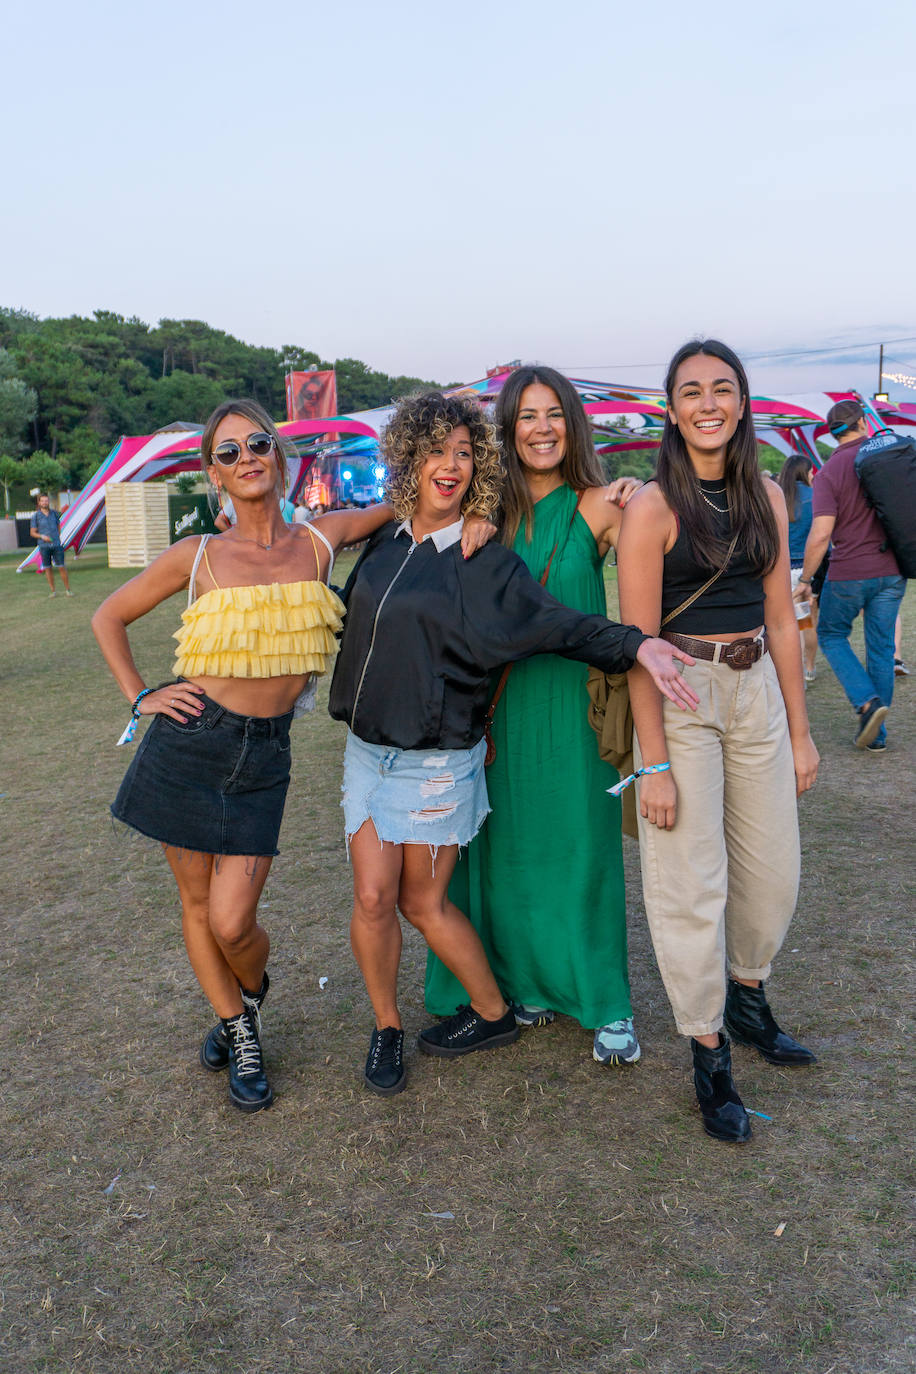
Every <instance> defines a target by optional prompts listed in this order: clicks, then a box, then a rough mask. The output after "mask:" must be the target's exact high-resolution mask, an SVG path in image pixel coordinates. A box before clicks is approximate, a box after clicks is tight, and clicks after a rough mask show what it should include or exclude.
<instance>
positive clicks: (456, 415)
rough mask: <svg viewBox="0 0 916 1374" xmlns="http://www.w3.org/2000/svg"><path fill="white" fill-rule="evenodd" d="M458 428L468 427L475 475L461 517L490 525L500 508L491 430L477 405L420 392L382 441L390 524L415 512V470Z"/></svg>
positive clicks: (403, 405) (499, 466)
mask: <svg viewBox="0 0 916 1374" xmlns="http://www.w3.org/2000/svg"><path fill="white" fill-rule="evenodd" d="M460 425H465V426H467V430H468V433H469V434H470V436H471V451H472V453H473V455H474V475H473V477H472V478H471V483H470V486H469V487H468V489H467V491H466V492H465V494H464V500H463V501H462V502H461V514H462V515H484V516H486V517H487V518H488V519H491V518H492V517H493V515H494V514H495V512H496V510H497V509H498V507H499V498H500V495H501V494H502V488H503V481H504V479H505V469H504V468H503V462H502V456H501V454H500V449H499V443H498V442H497V438H496V429H495V427H494V426H493V425H492V424H491V423H490V421H489V420H488V419H487V417H486V415H485V414H484V412H483V410H482V409H481V407H480V405H479V404H478V402H477V401H476V400H473V399H471V398H470V397H468V396H443V395H442V392H441V391H425V392H423V393H422V394H421V395H419V396H406V397H405V398H404V399H403V400H402V401H399V402H398V405H397V408H396V410H395V412H394V414H393V415H392V417H391V420H390V421H389V424H388V426H387V428H386V430H385V432H384V434H383V435H382V443H381V450H382V457H383V458H384V460H385V464H386V466H387V468H388V479H387V483H386V495H387V497H388V500H389V501H390V502H391V504H392V505H393V506H394V513H395V518H396V519H398V520H409V519H410V518H411V516H412V515H413V513H414V511H415V510H416V508H417V497H418V494H419V487H420V469H421V468H422V466H423V463H424V461H425V460H426V455H427V454H428V453H429V450H430V449H431V448H432V446H433V444H437V443H441V442H442V440H443V439H444V438H445V436H446V435H447V434H450V433H451V431H452V430H453V429H457V428H458V427H459V426H460Z"/></svg>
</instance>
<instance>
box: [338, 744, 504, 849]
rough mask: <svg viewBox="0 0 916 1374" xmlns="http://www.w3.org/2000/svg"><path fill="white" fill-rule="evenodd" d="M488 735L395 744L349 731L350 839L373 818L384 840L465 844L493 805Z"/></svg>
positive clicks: (346, 795) (346, 800) (346, 807)
mask: <svg viewBox="0 0 916 1374" xmlns="http://www.w3.org/2000/svg"><path fill="white" fill-rule="evenodd" d="M486 752H487V742H486V740H485V739H482V740H480V741H479V743H478V744H475V745H474V747H473V749H394V748H392V747H391V746H389V745H386V744H367V743H366V741H365V740H361V739H360V738H359V737H358V736H357V735H354V734H353V732H352V730H349V731H348V732H347V747H346V749H345V750H344V776H343V788H342V790H343V801H342V802H341V806H342V807H343V811H344V825H345V828H346V834H347V843H348V844H349V842H350V839H351V838H352V837H353V836H354V835H355V834H356V832H357V830H359V828H360V826H361V825H362V824H363V823H364V822H365V821H367V820H371V821H372V824H373V825H374V826H375V832H376V834H377V835H378V837H379V839H380V840H387V841H388V842H389V843H390V844H425V845H428V846H429V848H430V850H431V851H432V852H433V854H435V851H436V850H437V849H438V848H439V847H440V846H441V845H451V844H457V845H465V844H468V843H469V842H470V841H471V840H472V839H473V838H474V836H475V835H476V834H477V832H478V830H479V829H480V827H481V826H482V825H483V823H484V821H485V820H486V817H487V815H488V814H489V811H490V802H489V798H488V797H487V780H486V776H485V773H486V770H485V768H484V757H485V755H486Z"/></svg>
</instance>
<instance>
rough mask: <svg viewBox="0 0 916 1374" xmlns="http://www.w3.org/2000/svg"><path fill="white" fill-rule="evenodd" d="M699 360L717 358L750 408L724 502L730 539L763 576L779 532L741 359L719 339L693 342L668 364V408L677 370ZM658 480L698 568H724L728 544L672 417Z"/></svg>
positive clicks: (729, 451)
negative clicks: (731, 374) (759, 454)
mask: <svg viewBox="0 0 916 1374" xmlns="http://www.w3.org/2000/svg"><path fill="white" fill-rule="evenodd" d="M698 355H701V356H703V357H708V358H718V359H719V360H720V361H721V362H723V363H725V364H727V366H728V367H730V368H731V369H732V371H733V372H734V374H735V376H736V377H737V379H738V387H739V390H740V393H741V396H742V398H743V400H744V403H745V404H744V414H743V415H742V416H741V419H740V420H739V421H738V427H737V429H736V430H735V432H734V434H733V435H732V437H731V439H730V440H729V441H728V446H727V448H726V450H725V477H724V481H725V502H726V505H727V506H728V510H729V515H730V523H731V536H732V537H734V536H735V535H736V534H737V536H738V545H737V546H738V547H739V548H740V549H742V550H743V551H744V553H745V554H746V556H747V558H748V559H749V561H750V563H751V566H752V567H753V568H754V570H755V571H756V572H757V573H758V574H760V575H763V574H765V573H767V572H769V571H770V569H771V568H772V567H773V564H774V563H775V562H776V559H777V557H778V554H779V530H778V528H777V525H776V517H775V515H774V514H773V507H772V506H771V504H770V498H769V497H768V496H767V493H766V488H765V487H764V485H763V478H762V476H761V475H760V464H759V462H758V459H757V436H756V434H755V433H754V419H753V416H752V414H751V402H750V387H749V385H748V380H747V373H746V372H745V370H744V367H743V365H742V363H741V359H740V358H739V357H738V355H737V353H735V352H734V351H733V350H732V349H730V348H729V347H728V345H727V344H724V343H721V342H720V341H719V340H718V339H690V340H689V342H688V343H685V344H683V345H682V346H681V347H680V348H679V349H678V351H677V352H676V353H675V355H674V357H673V358H672V359H671V362H670V363H669V364H668V371H667V373H666V375H665V395H666V396H667V398H668V405H669V407H670V406H672V405H673V402H674V383H675V379H676V377H677V371H678V368H679V367H680V366H681V364H682V363H684V362H686V361H687V359H688V358H695V357H697V356H698ZM656 478H657V480H658V485H659V487H660V489H661V492H662V495H663V496H664V497H665V500H666V501H667V502H668V505H669V506H670V507H671V509H672V510H673V511H674V512H675V514H676V515H677V516H678V517H679V518H680V520H681V523H682V525H683V526H684V528H685V530H686V532H687V535H688V537H689V539H690V542H691V544H692V545H693V550H694V553H695V554H696V557H697V560H698V562H699V563H701V564H702V565H704V566H706V567H709V568H719V567H721V566H722V563H723V562H724V560H725V556H726V554H727V553H728V543H729V541H728V540H727V539H723V537H722V535H721V534H720V533H719V530H718V529H717V528H716V525H715V523H714V520H713V517H712V512H711V511H710V509H709V507H708V506H707V504H706V502H705V501H704V500H703V498H702V496H701V495H700V488H699V486H698V484H697V475H696V473H695V471H694V468H693V464H692V463H691V461H690V455H689V454H688V452H687V445H686V444H685V443H684V439H683V437H682V435H681V432H680V430H679V429H678V427H677V425H676V424H675V423H674V421H673V420H672V419H671V415H670V413H667V414H666V415H665V429H664V433H663V434H662V442H661V447H660V449H659V451H658V462H657V465H656Z"/></svg>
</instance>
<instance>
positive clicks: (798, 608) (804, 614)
mask: <svg viewBox="0 0 916 1374" xmlns="http://www.w3.org/2000/svg"><path fill="white" fill-rule="evenodd" d="M813 474H814V464H813V463H812V461H811V459H810V458H809V457H808V455H807V454H806V453H793V454H790V456H789V457H788V458H787V459H786V461H785V462H784V463H783V465H782V469H781V470H780V473H779V476H778V478H777V479H776V480H777V481H778V483H779V485H780V486H781V487H782V494H783V496H784V497H785V498H786V514H787V516H788V517H789V566H790V568H791V569H792V591H793V593H794V591H795V588H796V586H797V585H798V579H799V577H800V576H801V570H802V563H803V562H804V560H805V543H806V542H807V539H808V535H809V533H810V531H811V499H812V492H811V479H812V476H813ZM795 614H796V616H797V617H798V628H799V631H800V633H801V638H802V662H803V665H804V671H805V683H806V684H810V683H812V682H813V681H814V679H815V676H816V672H815V662H816V659H817V630H816V628H815V626H816V625H817V597H816V596H815V592H814V588H813V587H809V589H808V596H807V598H806V599H805V600H804V601H798V602H796V603H795Z"/></svg>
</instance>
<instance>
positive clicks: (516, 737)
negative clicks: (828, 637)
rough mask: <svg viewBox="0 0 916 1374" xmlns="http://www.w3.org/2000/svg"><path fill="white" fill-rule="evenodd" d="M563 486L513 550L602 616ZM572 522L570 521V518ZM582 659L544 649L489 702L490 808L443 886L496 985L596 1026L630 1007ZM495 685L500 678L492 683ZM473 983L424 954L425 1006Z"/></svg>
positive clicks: (611, 822) (446, 1010)
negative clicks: (468, 924)
mask: <svg viewBox="0 0 916 1374" xmlns="http://www.w3.org/2000/svg"><path fill="white" fill-rule="evenodd" d="M575 509H576V493H575V492H574V491H573V490H572V489H571V488H570V487H568V486H562V487H558V488H557V489H556V490H555V491H552V492H550V493H549V495H547V496H545V497H542V498H541V500H540V501H538V502H537V503H536V505H535V507H534V522H533V523H534V529H533V533H532V540H531V543H530V544H529V543H526V541H525V529H524V525H523V526H522V528H521V529H520V530H519V534H518V537H517V538H516V541H515V545H514V548H515V552H516V553H517V554H519V556H520V557H521V558H523V559H524V561H525V563H526V564H527V565H528V567H529V569H530V570H531V573H532V575H533V576H534V577H536V578H540V577H541V576H542V575H543V572H544V569H545V567H546V566H547V561H548V559H549V558H550V553H551V550H552V549H553V547H554V544H556V543H557V541H558V540H559V546H558V548H557V551H556V554H555V555H554V559H553V562H552V564H551V566H550V575H549V578H548V580H547V590H548V591H549V592H551V593H552V595H553V596H555V597H556V598H557V600H558V601H562V602H563V603H564V604H565V605H567V606H574V607H575V608H576V609H577V610H581V611H584V612H590V613H592V614H594V613H596V612H597V613H598V614H601V615H605V614H606V602H605V594H604V579H603V576H602V569H601V564H602V559H601V557H600V556H599V554H598V548H597V545H596V544H595V539H594V536H593V535H592V532H591V530H590V529H589V527H588V525H587V524H586V523H585V520H584V519H583V518H582V516H581V515H580V514H578V513H576V514H575V517H573V512H574V511H575ZM570 521H572V524H570ZM587 675H588V669H587V667H586V665H585V664H583V663H576V662H573V661H572V660H570V659H565V658H560V657H558V656H557V655H554V654H539V655H537V656H536V657H534V658H531V659H528V660H526V661H525V662H522V663H516V664H515V666H514V667H513V669H512V672H511V673H510V674H509V679H508V682H507V683H506V689H505V691H504V693H503V695H502V697H501V699H500V701H499V704H498V705H497V707H496V714H495V716H494V720H493V731H492V733H493V739H494V743H495V744H496V758H495V760H494V762H493V763H492V764H491V766H490V767H489V768H488V769H487V789H488V791H489V794H490V806H491V808H492V810H491V813H490V815H489V816H488V818H487V821H486V823H485V825H484V827H483V829H482V830H481V832H480V834H478V835H477V836H476V838H475V839H473V840H472V841H471V843H470V845H469V846H468V849H467V852H466V853H465V854H463V855H462V856H461V857H460V858H459V861H458V865H457V867H456V870H455V874H454V876H453V878H452V882H451V885H450V887H449V896H450V897H451V899H452V901H453V902H454V903H455V905H456V906H458V907H460V909H461V910H462V911H464V912H465V913H466V914H467V915H468V917H469V918H470V920H471V921H472V923H473V925H474V927H475V929H476V930H477V931H478V932H479V934H480V937H481V939H482V941H483V944H484V948H485V949H486V952H487V958H488V959H489V961H490V966H491V968H492V969H493V973H494V974H495V976H496V981H497V983H498V984H499V986H500V988H501V989H502V991H503V995H504V996H505V997H506V998H507V999H508V1000H509V1001H511V1002H522V1003H525V1004H527V1005H529V1006H537V1007H547V1008H549V1009H551V1010H552V1011H558V1012H564V1013H566V1014H567V1015H568V1016H573V1017H575V1018H576V1020H577V1021H578V1022H579V1023H580V1025H582V1026H583V1027H585V1028H586V1029H594V1028H597V1027H598V1026H604V1025H607V1024H608V1023H609V1022H611V1021H618V1020H621V1019H623V1018H625V1017H628V1016H630V1015H632V1010H631V1005H630V987H629V979H628V976H627V937H626V915H625V905H624V888H623V860H622V855H621V839H620V802H619V801H618V800H617V798H616V797H610V796H608V794H607V790H606V789H607V788H608V787H610V786H612V785H613V784H614V783H615V782H616V781H617V773H616V772H615V770H614V769H613V768H611V767H610V765H609V764H606V763H603V762H602V761H601V759H600V758H599V757H598V749H597V745H596V741H595V736H594V733H593V731H592V729H591V727H590V726H589V724H588V720H587V716H586V711H587V705H588V702H587V697H586V691H585V680H586V677H587ZM494 687H495V683H494ZM467 1001H468V994H467V992H466V991H465V990H464V988H463V987H462V986H461V984H460V983H459V982H458V980H457V979H456V978H455V977H454V976H453V974H451V973H450V972H449V970H448V969H447V968H446V967H445V965H444V964H442V963H441V962H440V961H439V960H438V959H437V958H436V957H435V955H433V954H432V953H431V954H430V955H429V959H428V962H427V967H426V1006H427V1008H428V1010H429V1011H431V1012H433V1013H435V1014H436V1015H439V1016H445V1015H449V1014H450V1013H451V1012H453V1011H454V1010H455V1008H456V1006H458V1005H459V1004H461V1003H466V1002H467Z"/></svg>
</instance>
